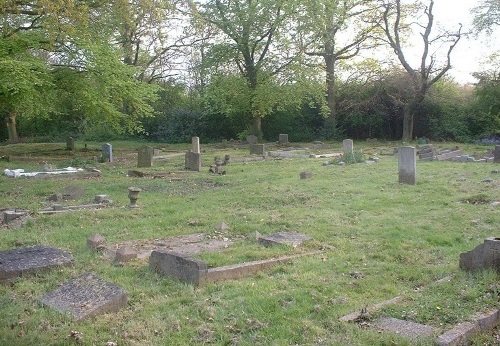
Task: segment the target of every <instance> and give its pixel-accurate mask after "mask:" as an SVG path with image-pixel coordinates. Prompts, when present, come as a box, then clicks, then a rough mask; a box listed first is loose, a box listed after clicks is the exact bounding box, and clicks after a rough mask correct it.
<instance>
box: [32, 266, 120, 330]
mask: <svg viewBox="0 0 500 346" xmlns="http://www.w3.org/2000/svg"><path fill="white" fill-rule="evenodd" d="M127 300H128V298H127V292H125V290H123V289H122V288H121V287H119V286H116V285H114V284H112V283H109V282H106V281H104V280H102V279H101V278H99V277H98V276H96V275H94V274H92V273H85V274H83V275H81V276H79V277H77V278H75V279H73V280H71V281H69V282H67V283H65V284H63V285H62V286H60V287H58V288H56V289H55V290H53V291H51V292H49V293H47V294H45V295H44V296H43V297H42V298H40V303H41V304H42V305H45V306H48V307H50V308H52V309H55V310H57V311H59V312H61V313H64V314H67V315H69V316H71V317H72V318H73V319H74V320H75V321H80V320H83V319H86V318H91V317H95V316H97V315H101V314H105V313H110V312H117V311H119V310H120V309H121V308H122V307H124V306H125V305H126V304H127Z"/></svg>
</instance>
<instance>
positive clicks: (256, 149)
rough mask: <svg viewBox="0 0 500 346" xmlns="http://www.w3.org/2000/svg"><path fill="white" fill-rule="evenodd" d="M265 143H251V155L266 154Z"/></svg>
mask: <svg viewBox="0 0 500 346" xmlns="http://www.w3.org/2000/svg"><path fill="white" fill-rule="evenodd" d="M265 153H266V146H265V144H250V155H265Z"/></svg>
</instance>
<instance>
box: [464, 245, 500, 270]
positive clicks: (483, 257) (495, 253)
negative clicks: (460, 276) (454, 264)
mask: <svg viewBox="0 0 500 346" xmlns="http://www.w3.org/2000/svg"><path fill="white" fill-rule="evenodd" d="M459 267H460V269H463V270H467V271H477V270H481V269H495V270H497V271H499V272H500V238H493V237H491V238H486V239H485V240H484V243H483V244H480V245H478V246H476V248H474V249H473V250H471V251H468V252H463V253H461V254H460V262H459Z"/></svg>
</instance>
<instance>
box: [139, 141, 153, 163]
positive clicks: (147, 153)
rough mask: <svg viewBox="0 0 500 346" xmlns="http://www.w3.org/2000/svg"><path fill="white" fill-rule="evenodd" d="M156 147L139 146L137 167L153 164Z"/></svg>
mask: <svg viewBox="0 0 500 346" xmlns="http://www.w3.org/2000/svg"><path fill="white" fill-rule="evenodd" d="M153 154H154V149H153V148H152V147H149V146H144V147H142V148H139V151H138V152H137V167H151V166H152V165H153Z"/></svg>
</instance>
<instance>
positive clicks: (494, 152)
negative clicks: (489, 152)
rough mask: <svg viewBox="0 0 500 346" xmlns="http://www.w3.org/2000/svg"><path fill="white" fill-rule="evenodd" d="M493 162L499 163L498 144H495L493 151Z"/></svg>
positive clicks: (499, 151) (499, 147)
mask: <svg viewBox="0 0 500 346" xmlns="http://www.w3.org/2000/svg"><path fill="white" fill-rule="evenodd" d="M493 156H494V158H493V162H494V163H500V145H495V150H494V151H493Z"/></svg>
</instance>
